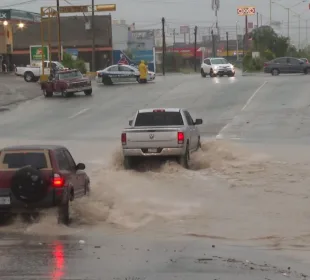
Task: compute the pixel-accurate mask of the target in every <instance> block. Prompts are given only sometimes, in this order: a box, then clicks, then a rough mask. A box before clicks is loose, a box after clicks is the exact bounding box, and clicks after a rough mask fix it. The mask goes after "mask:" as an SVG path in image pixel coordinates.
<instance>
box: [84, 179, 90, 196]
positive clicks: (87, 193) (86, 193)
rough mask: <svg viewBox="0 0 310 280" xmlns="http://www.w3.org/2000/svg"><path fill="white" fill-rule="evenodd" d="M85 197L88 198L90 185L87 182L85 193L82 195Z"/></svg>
mask: <svg viewBox="0 0 310 280" xmlns="http://www.w3.org/2000/svg"><path fill="white" fill-rule="evenodd" d="M84 195H85V196H89V195H90V183H89V182H87V183H86V185H85V193H84Z"/></svg>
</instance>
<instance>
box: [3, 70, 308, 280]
mask: <svg viewBox="0 0 310 280" xmlns="http://www.w3.org/2000/svg"><path fill="white" fill-rule="evenodd" d="M307 80H308V77H307V76H302V75H301V76H288V77H283V76H279V77H269V76H268V77H240V76H236V77H235V78H214V79H210V78H207V79H202V78H200V76H198V75H197V76H195V75H180V76H170V77H169V76H167V77H158V80H157V82H156V83H152V84H151V83H150V84H147V85H135V84H133V85H126V86H113V87H103V86H102V87H100V86H99V87H97V86H96V89H95V90H94V96H93V97H92V98H85V97H84V96H81V97H76V98H72V99H62V98H57V97H56V98H53V99H49V100H47V99H43V98H38V99H36V100H33V101H31V102H28V103H25V104H22V105H20V106H19V107H17V108H12V109H11V111H8V112H4V113H2V114H1V119H0V131H1V139H0V144H1V146H5V145H12V144H33V143H40V144H42V143H52V144H61V145H65V146H67V147H68V148H69V149H70V150H71V151H72V153H73V155H74V157H75V158H76V160H77V161H79V162H85V163H86V166H87V172H88V174H89V175H90V177H91V187H92V193H91V196H90V197H89V198H85V199H83V200H81V201H76V202H74V203H73V205H72V216H73V217H72V218H73V220H72V224H71V225H70V227H64V226H60V225H57V223H56V218H55V213H53V211H48V212H47V213H43V214H42V217H41V220H40V222H38V223H35V224H31V225H29V224H24V223H22V222H21V221H20V220H19V219H17V220H15V221H12V222H11V223H9V224H7V225H3V226H2V227H1V228H0V235H1V236H2V239H1V247H0V248H1V250H2V251H3V254H2V257H0V267H1V268H0V272H1V273H0V274H1V275H6V276H5V277H7V278H3V279H15V278H9V277H12V275H14V277H15V276H16V279H45V278H46V279H117V277H119V279H125V278H126V277H127V279H130V278H128V277H137V278H132V279H188V278H194V279H205V278H199V277H206V276H209V277H214V279H216V276H217V275H222V274H224V275H226V273H228V274H227V275H226V276H228V278H223V276H222V277H221V278H219V279H234V278H233V277H234V276H232V275H238V273H239V272H240V273H241V275H243V273H245V278H244V279H249V278H246V277H247V276H246V275H247V273H252V274H251V279H256V278H255V277H256V276H257V277H260V278H257V279H264V278H261V277H262V275H261V273H265V272H266V273H267V272H268V273H270V275H271V276H272V277H270V278H269V279H280V278H281V277H282V278H283V277H285V275H283V274H284V273H290V271H286V270H287V267H289V266H292V267H293V265H292V263H293V264H294V267H296V269H297V267H298V270H299V271H303V273H306V271H305V270H303V269H304V268H305V267H308V265H307V264H309V263H310V257H309V246H310V224H309V217H310V210H309V206H308V205H309V194H310V191H309V185H310V160H309V159H308V154H309V153H308V151H309V145H308V144H309V142H310V140H309V137H308V136H309V135H310V128H309V127H310V126H309V125H308V122H309V117H308V116H309V113H310V109H309V108H310V107H309V106H310V97H309V95H308V86H307ZM296 88H298V91H296ZM143 107H185V108H188V109H189V111H190V112H191V114H192V115H193V117H194V118H195V117H197V118H198V117H201V118H203V120H204V124H203V125H202V126H201V127H200V131H201V134H202V136H203V139H204V140H203V145H202V150H201V151H199V152H197V153H195V154H193V156H192V159H191V169H190V170H184V169H183V168H181V167H180V166H179V165H177V164H176V163H174V162H167V163H165V164H162V165H160V164H158V162H154V161H151V162H145V163H144V164H143V165H142V166H140V168H139V169H138V170H135V171H125V170H124V169H123V167H122V161H121V152H120V143H119V142H120V132H121V129H122V128H124V127H126V126H127V124H128V120H129V119H131V117H132V116H133V115H134V113H135V111H136V110H137V109H139V108H143ZM57 244H58V245H57ZM133 244H135V245H133ZM212 245H216V247H215V248H212ZM94 246H100V248H95V247H94ZM122 246H125V247H126V248H127V249H126V250H125V249H124V248H123V247H122ZM231 246H233V247H231ZM53 248H54V249H53ZM55 248H58V249H55ZM60 248H62V249H61V250H63V251H64V253H59V252H58V253H57V252H56V253H53V252H54V251H53V250H56V251H57V250H58V251H59V250H60ZM137 248H138V249H137ZM141 248H143V249H141ZM182 248H187V249H186V250H184V249H182ZM218 248H220V249H219V251H217V253H216V254H215V253H213V251H216V250H218ZM148 249H149V250H150V251H148ZM22 250H25V252H27V253H25V257H23V255H22V254H20V252H21V251H22ZM141 250H142V253H141ZM165 250H167V251H169V252H170V253H169V254H165ZM180 250H183V251H182V252H179V251H180ZM210 250H211V252H209V251H210ZM273 250H274V251H273ZM125 251H126V252H125ZM153 251H154V253H151V252H153ZM4 252H5V253H4ZM18 252H19V253H18ZM53 254H54V255H53ZM61 254H64V256H63V257H62V258H63V260H62V261H61V260H58V262H63V263H64V264H63V267H64V268H63V272H62V273H63V274H62V276H57V277H58V278H55V277H56V276H55V275H54V276H53V274H49V275H47V273H48V271H51V268H52V267H53V258H55V255H56V256H59V255H61ZM203 254H207V257H206V258H212V261H211V260H209V261H206V262H207V263H208V262H209V263H211V264H212V265H211V267H212V269H213V270H212V269H211V268H210V267H208V264H205V265H206V266H205V268H201V264H197V263H196V262H195V261H196V259H199V258H204V256H203ZM217 254H218V255H217ZM27 255H32V257H33V258H32V259H31V258H27V257H26V256H27ZM52 256H54V257H52ZM214 256H218V257H221V258H224V259H225V258H226V259H225V260H226V261H224V262H222V261H221V259H217V258H216V257H214ZM57 258H58V257H57ZM59 258H60V259H61V257H59ZM98 258H99V259H98ZM228 258H235V259H236V260H237V259H238V262H232V263H233V265H232V267H229V266H228V267H227V262H228V261H227V259H228ZM256 258H257V262H258V263H260V264H261V265H264V261H265V262H268V263H267V264H266V266H269V265H270V267H271V268H272V269H269V270H268V269H267V270H266V271H265V270H261V269H257V270H256V268H254V267H253V269H251V268H248V266H249V263H248V262H246V260H249V261H253V262H254V259H256ZM259 258H261V259H259ZM282 258H283V259H282ZM171 259H172V260H174V259H176V260H177V262H173V261H171ZM21 260H22V261H21ZM147 260H149V262H146V261H147ZM239 261H240V262H241V263H239ZM15 262H16V263H18V264H19V265H16V266H12V263H15ZM287 262H288V263H290V264H287ZM213 263H216V265H213ZM229 263H230V262H229ZM297 263H299V265H297ZM303 263H305V266H303V265H302V264H303ZM35 264H37V265H35ZM151 264H152V265H151ZM224 264H225V265H224ZM243 265H245V267H243ZM272 265H274V266H276V267H275V268H274V267H273V266H272ZM43 266H44V268H43ZM120 266H121V269H120ZM278 266H279V267H282V268H281V269H282V270H283V269H286V270H285V271H282V270H281V269H280V268H278ZM31 267H32V268H31ZM37 267H39V269H37ZM214 267H216V268H214ZM40 269H42V271H41V270H40ZM217 269H218V270H217ZM239 270H240V271H239ZM280 270H281V271H280ZM103 271H104V272H103ZM279 271H280V272H279ZM14 273H15V274H14ZM27 273H28V274H27ZM31 273H34V274H31ZM50 273H52V272H50ZM102 273H104V275H103V274H102ZM191 273H192V274H191ZM207 273H211V274H207ZM256 273H257V274H256ZM268 273H267V274H268ZM267 274H266V275H265V274H263V276H264V277H267V278H268V277H269V276H270V275H269V274H268V275H267ZM22 275H27V277H28V278H21V277H22ZM43 275H44V277H45V278H43ZM185 275H186V276H185ZM203 275H204V276H203ZM226 276H224V277H226ZM252 276H253V277H252ZM295 276H296V277H297V278H296V279H305V277H303V276H302V275H297V274H296V275H295ZM295 276H293V275H292V276H291V277H295ZM31 277H32V278H31ZM52 277H54V278H52ZM65 277H67V278H65ZM70 277H71V278H70ZM87 277H88V278H87ZM100 277H101V278H100ZM146 277H147V278H146ZM152 277H153V278H152ZM154 277H155V278H154ZM160 277H162V278H160ZM167 277H168V278H167ZM169 277H170V278H169ZM177 277H179V278H177ZM182 277H183V278H182ZM237 277H238V278H236V279H242V278H240V277H239V276H237ZM241 277H243V276H241ZM277 277H280V278H277ZM298 277H300V278H298ZM267 278H265V279H267ZM282 278H281V279H282ZM1 279H2V278H1ZM291 279H294V278H291Z"/></svg>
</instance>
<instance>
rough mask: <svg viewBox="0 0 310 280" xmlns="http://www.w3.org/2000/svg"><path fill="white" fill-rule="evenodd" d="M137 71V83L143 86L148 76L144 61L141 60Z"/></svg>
mask: <svg viewBox="0 0 310 280" xmlns="http://www.w3.org/2000/svg"><path fill="white" fill-rule="evenodd" d="M138 69H139V72H140V79H139V82H140V83H143V84H144V83H146V82H147V75H148V71H147V67H146V65H145V63H144V60H141V63H140V64H139V67H138Z"/></svg>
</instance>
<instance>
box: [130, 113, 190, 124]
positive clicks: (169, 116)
mask: <svg viewBox="0 0 310 280" xmlns="http://www.w3.org/2000/svg"><path fill="white" fill-rule="evenodd" d="M167 125H184V123H183V119H182V115H181V113H180V112H148V113H139V114H138V116H137V119H136V123H135V126H167Z"/></svg>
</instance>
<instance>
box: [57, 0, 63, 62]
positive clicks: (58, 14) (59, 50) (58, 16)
mask: <svg viewBox="0 0 310 280" xmlns="http://www.w3.org/2000/svg"><path fill="white" fill-rule="evenodd" d="M56 5H57V24H58V61H59V62H61V61H62V59H61V33H60V31H61V26H60V12H59V0H57V2H56Z"/></svg>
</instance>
